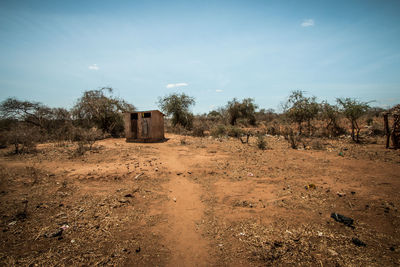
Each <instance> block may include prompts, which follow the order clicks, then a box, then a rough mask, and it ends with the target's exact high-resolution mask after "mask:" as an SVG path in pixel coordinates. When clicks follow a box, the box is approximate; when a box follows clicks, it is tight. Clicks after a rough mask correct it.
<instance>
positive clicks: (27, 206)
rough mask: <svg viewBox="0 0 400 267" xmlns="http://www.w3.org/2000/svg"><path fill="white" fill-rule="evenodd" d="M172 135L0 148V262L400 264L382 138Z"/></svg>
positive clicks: (391, 154) (393, 166)
mask: <svg viewBox="0 0 400 267" xmlns="http://www.w3.org/2000/svg"><path fill="white" fill-rule="evenodd" d="M167 137H168V138H169V140H168V141H166V142H164V143H155V144H135V143H125V141H124V139H107V140H102V141H99V142H97V143H96V145H95V149H94V150H93V151H88V152H86V154H84V155H83V156H77V155H75V154H74V150H75V144H43V145H40V146H39V147H38V152H37V153H36V154H28V155H20V156H15V155H9V154H8V152H9V151H8V150H2V151H1V152H0V153H1V155H0V179H1V180H0V203H1V206H0V211H1V220H0V264H1V265H5V266H13V265H15V266H16V265H22V266H35V265H44V266H55V265H57V266H65V265H68V266H71V265H118V266H265V265H267V266H271V265H273V266H286V265H299V264H301V265H307V266H342V265H343V266H360V265H367V266H382V265H387V266H398V265H399V264H400V227H399V226H400V214H399V211H398V209H399V207H400V196H399V191H400V152H399V151H395V150H387V149H384V146H383V144H382V140H378V142H377V143H376V144H368V145H366V144H364V145H355V144H352V143H351V142H350V141H349V140H348V139H341V140H334V141H332V140H322V139H321V140H317V141H318V142H319V143H318V145H316V146H314V145H312V144H311V145H310V149H305V150H304V149H303V150H293V149H290V148H289V146H288V143H287V142H286V141H285V140H284V139H282V138H279V137H272V136H269V137H267V138H266V140H267V143H268V149H267V150H260V149H258V148H257V147H256V145H255V142H256V140H255V139H254V140H253V139H251V140H250V144H242V143H241V142H240V141H238V140H237V139H213V138H194V137H183V136H178V135H172V134H171V135H167ZM315 141H316V140H314V141H313V142H315ZM312 147H314V148H317V149H318V150H317V149H312ZM331 213H339V214H342V215H345V216H347V217H351V218H352V219H353V220H354V223H353V225H351V226H346V225H345V224H343V223H340V222H337V221H335V220H334V219H333V218H331ZM358 241H362V242H363V244H362V243H360V242H358ZM364 244H365V246H364Z"/></svg>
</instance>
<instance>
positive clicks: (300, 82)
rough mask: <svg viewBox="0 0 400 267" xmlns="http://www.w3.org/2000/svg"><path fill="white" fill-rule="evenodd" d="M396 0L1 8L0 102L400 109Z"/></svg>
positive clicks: (8, 4)
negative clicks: (345, 101) (191, 101)
mask: <svg viewBox="0 0 400 267" xmlns="http://www.w3.org/2000/svg"><path fill="white" fill-rule="evenodd" d="M399 14H400V0H393V1H390V0H385V1H382V0H376V1H369V0H360V1H355V0H354V1H352V0H345V1H341V0H335V1H327V0H317V1H306V0H304V1H302V0H294V1H289V0H287V1H285V0H279V1H267V0H264V1H255V0H244V1H235V0H230V1H222V0H221V1H207V0H201V1H196V0H186V1H165V0H164V1H151V0H148V1H145V0H143V1H134V0H132V1H101V0H97V1H84V0H81V1H73V0H69V1H65V0H64V1H56V0H51V1H45V0H43V1H23V0H20V1H5V0H1V1H0V101H3V100H5V99H6V98H8V97H16V98H18V99H20V100H30V101H39V102H42V103H44V104H46V105H48V106H50V107H66V108H71V107H72V106H73V105H74V103H76V101H77V99H78V98H79V97H80V96H82V93H83V92H84V91H85V90H93V89H99V88H101V87H106V86H107V87H112V88H114V94H115V95H116V96H118V97H120V98H122V99H124V100H126V101H127V102H129V103H132V104H133V105H135V106H136V108H137V109H139V110H151V109H157V108H158V107H157V99H158V98H159V97H161V96H165V95H167V94H170V93H174V92H178V93H185V94H187V95H189V96H192V97H194V98H195V100H196V105H195V106H194V107H193V108H192V111H193V112H194V113H204V112H208V111H210V110H212V109H215V108H217V107H220V106H224V105H225V104H226V103H227V102H228V101H229V100H231V99H232V98H234V97H236V98H238V99H243V98H249V97H250V98H254V100H255V103H256V104H258V106H259V107H260V108H266V109H268V108H272V109H275V110H278V111H279V107H280V105H281V104H282V102H284V101H285V99H286V98H287V97H288V96H289V95H290V92H291V91H293V90H303V91H305V92H306V95H308V96H312V95H314V96H317V97H318V99H319V100H328V101H329V102H331V103H334V101H335V99H336V98H341V97H351V98H356V99H358V100H360V101H374V102H373V104H372V105H374V106H382V107H388V106H393V105H395V104H398V103H400V15H399Z"/></svg>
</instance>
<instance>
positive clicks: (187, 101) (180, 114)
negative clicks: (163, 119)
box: [158, 93, 196, 129]
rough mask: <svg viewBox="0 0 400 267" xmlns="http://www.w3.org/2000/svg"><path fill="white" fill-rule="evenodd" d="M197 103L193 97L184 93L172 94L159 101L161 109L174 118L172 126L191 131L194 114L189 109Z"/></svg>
mask: <svg viewBox="0 0 400 267" xmlns="http://www.w3.org/2000/svg"><path fill="white" fill-rule="evenodd" d="M195 103H196V102H195V100H194V98H193V97H190V96H188V95H186V94H184V93H181V94H178V93H172V94H170V95H167V96H164V97H162V98H161V97H160V98H159V99H158V106H159V107H160V109H161V110H162V111H163V112H164V113H166V115H168V116H172V119H171V123H172V125H173V126H176V125H178V124H179V125H181V126H183V127H185V128H186V129H191V128H192V126H193V114H192V113H191V112H190V111H189V108H190V106H192V105H194V104H195Z"/></svg>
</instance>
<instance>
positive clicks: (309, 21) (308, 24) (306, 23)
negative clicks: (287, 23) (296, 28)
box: [301, 19, 314, 27]
mask: <svg viewBox="0 0 400 267" xmlns="http://www.w3.org/2000/svg"><path fill="white" fill-rule="evenodd" d="M311 26H314V20H313V19H305V20H303V22H302V23H301V27H311Z"/></svg>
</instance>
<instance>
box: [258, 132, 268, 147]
mask: <svg viewBox="0 0 400 267" xmlns="http://www.w3.org/2000/svg"><path fill="white" fill-rule="evenodd" d="M257 147H258V148H259V149H261V150H265V149H267V141H265V137H264V135H261V134H260V135H258V136H257Z"/></svg>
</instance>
